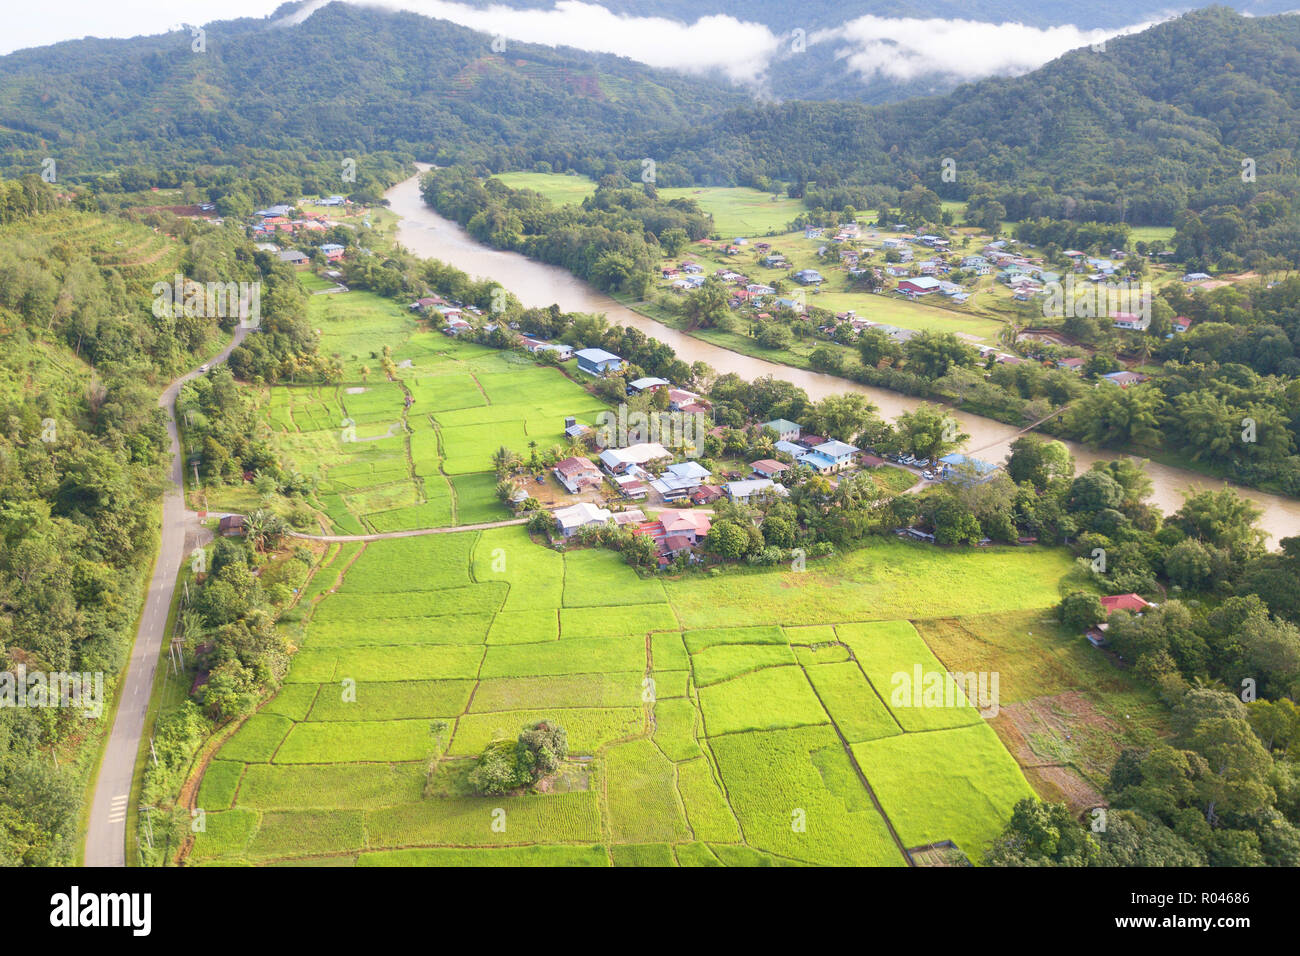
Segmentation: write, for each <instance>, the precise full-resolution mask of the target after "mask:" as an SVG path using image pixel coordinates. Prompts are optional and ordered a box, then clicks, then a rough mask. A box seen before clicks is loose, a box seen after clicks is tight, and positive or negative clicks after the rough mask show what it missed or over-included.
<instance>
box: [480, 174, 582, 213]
mask: <svg viewBox="0 0 1300 956" xmlns="http://www.w3.org/2000/svg"><path fill="white" fill-rule="evenodd" d="M495 178H496V179H499V180H501V181H502V182H503V183H505V184H506V185H507V186H509V187H510V188H511V189H531V190H533V191H534V192H539V193H541V194H542V195H543V196H545V197H546V198H547V199H549V200H550V201H551V202H553V203H555V205H557V206H567V205H570V204H573V205H577V204H578V203H581V202H582V201H583V200H584V199H586V198H587V197H588V196H590V195H591V194H592V193H594V192H595V191H596V184H595V183H594V182H592V181H591V180H590V179H588V178H587V177H586V176H577V175H575V176H567V175H565V174H563V173H497V174H496V176H495Z"/></svg>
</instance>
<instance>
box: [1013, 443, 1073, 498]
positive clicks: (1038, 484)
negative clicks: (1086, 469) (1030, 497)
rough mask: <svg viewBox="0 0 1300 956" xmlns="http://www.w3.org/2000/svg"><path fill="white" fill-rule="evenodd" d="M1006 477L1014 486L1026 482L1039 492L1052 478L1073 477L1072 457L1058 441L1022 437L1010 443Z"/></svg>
mask: <svg viewBox="0 0 1300 956" xmlns="http://www.w3.org/2000/svg"><path fill="white" fill-rule="evenodd" d="M1007 474H1008V475H1010V476H1011V480H1012V481H1014V482H1015V483H1016V484H1020V483H1021V482H1024V481H1027V482H1029V483H1030V484H1031V485H1033V486H1034V488H1036V489H1037V490H1039V491H1042V490H1043V489H1044V488H1046V487H1047V485H1048V484H1049V483H1050V482H1051V481H1052V480H1053V479H1055V478H1071V477H1073V476H1074V456H1073V455H1071V454H1070V450H1069V449H1068V448H1066V447H1065V445H1064V444H1062V443H1061V442H1059V441H1045V440H1044V439H1042V438H1039V437H1038V436H1037V435H1022V436H1020V437H1019V438H1017V439H1016V440H1015V441H1014V442H1012V443H1011V454H1010V455H1009V456H1008V458H1007Z"/></svg>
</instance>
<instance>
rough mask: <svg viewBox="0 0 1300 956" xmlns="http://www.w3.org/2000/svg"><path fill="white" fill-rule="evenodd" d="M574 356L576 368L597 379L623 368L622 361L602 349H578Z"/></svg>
mask: <svg viewBox="0 0 1300 956" xmlns="http://www.w3.org/2000/svg"><path fill="white" fill-rule="evenodd" d="M574 355H576V356H577V358H578V368H579V369H581V370H582V371H584V372H586V373H587V374H588V375H594V376H596V377H597V378H600V377H601V376H602V375H605V374H606V373H608V372H617V371H620V370H621V369H622V368H623V360H622V359H621V358H619V357H618V356H617V355H615V354H614V353H613V352H606V351H605V350H604V349H579V350H578V351H577V352H575V353H574Z"/></svg>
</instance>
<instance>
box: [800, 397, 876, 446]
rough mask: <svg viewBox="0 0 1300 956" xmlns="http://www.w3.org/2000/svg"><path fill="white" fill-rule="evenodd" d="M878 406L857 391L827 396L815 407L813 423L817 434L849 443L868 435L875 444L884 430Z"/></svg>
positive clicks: (868, 439)
mask: <svg viewBox="0 0 1300 956" xmlns="http://www.w3.org/2000/svg"><path fill="white" fill-rule="evenodd" d="M876 411H877V409H876V406H875V405H873V404H871V403H870V402H869V401H867V399H866V398H865V397H864V396H862V395H859V394H858V393H856V392H846V393H844V394H842V395H827V396H826V397H825V398H823V399H822V400H821V401H820V402H818V403H817V404H816V405H814V406H813V409H812V416H811V418H812V422H813V423H814V427H815V428H816V429H817V431H818V433H820V434H824V435H827V436H829V437H831V438H838V439H839V440H841V441H845V442H849V443H850V444H851V443H853V442H854V441H857V440H858V438H859V437H860V436H863V435H864V434H865V435H867V436H868V437H867V439H866V440H867V441H868V443H871V442H874V441H875V439H876V438H877V437H878V436H879V435H880V434H881V432H882V431H883V429H884V422H883V421H881V419H880V417H879V416H878V415H877V414H876Z"/></svg>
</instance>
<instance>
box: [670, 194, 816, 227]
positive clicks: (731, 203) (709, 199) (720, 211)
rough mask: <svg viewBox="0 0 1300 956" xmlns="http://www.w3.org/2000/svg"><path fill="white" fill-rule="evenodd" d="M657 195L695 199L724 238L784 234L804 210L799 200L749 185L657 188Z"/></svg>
mask: <svg viewBox="0 0 1300 956" xmlns="http://www.w3.org/2000/svg"><path fill="white" fill-rule="evenodd" d="M659 195H660V197H661V198H663V199H665V200H669V199H693V200H695V202H697V203H699V206H700V208H701V209H702V210H704V211H705V212H707V213H710V214H711V215H712V216H713V231H714V233H715V234H716V235H718V236H720V237H721V238H723V239H738V238H749V237H751V236H773V235H776V234H778V233H783V232H785V231H786V230H787V229H789V228H790V223H791V222H792V221H794V219H795V218H796V217H797V216H798V215H799V214H800V213H801V212H805V211H806V210H805V208H804V204H803V202H802V201H801V200H798V199H789V198H787V197H785V196H773V195H772V194H771V193H765V192H762V191H761V190H758V189H751V188H749V187H748V186H725V187H724V186H709V187H703V188H696V187H694V186H692V187H690V188H687V189H660V190H659ZM801 235H802V234H801Z"/></svg>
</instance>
